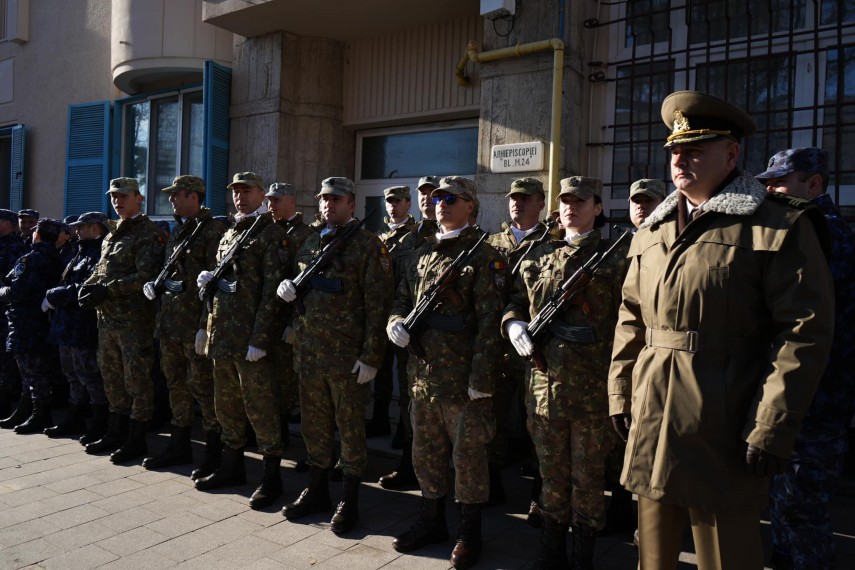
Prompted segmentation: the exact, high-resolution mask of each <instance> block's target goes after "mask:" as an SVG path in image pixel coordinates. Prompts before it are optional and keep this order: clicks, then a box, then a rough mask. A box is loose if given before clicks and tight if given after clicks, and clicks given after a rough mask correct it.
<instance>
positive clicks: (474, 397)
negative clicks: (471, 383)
mask: <svg viewBox="0 0 855 570" xmlns="http://www.w3.org/2000/svg"><path fill="white" fill-rule="evenodd" d="M492 395H493V394H488V393H487V392H479V391H478V390H476V389H475V388H469V399H470V400H478V399H480V398H489V397H490V396H492Z"/></svg>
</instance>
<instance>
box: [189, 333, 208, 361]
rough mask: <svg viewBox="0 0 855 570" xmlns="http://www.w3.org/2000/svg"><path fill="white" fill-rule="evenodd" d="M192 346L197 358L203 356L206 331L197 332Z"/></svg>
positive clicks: (206, 340) (206, 337) (206, 341)
mask: <svg viewBox="0 0 855 570" xmlns="http://www.w3.org/2000/svg"><path fill="white" fill-rule="evenodd" d="M193 344H194V347H195V348H196V354H198V355H199V356H205V345H206V344H208V331H206V330H205V329H199V330H197V331H196V340H195V341H194V343H193Z"/></svg>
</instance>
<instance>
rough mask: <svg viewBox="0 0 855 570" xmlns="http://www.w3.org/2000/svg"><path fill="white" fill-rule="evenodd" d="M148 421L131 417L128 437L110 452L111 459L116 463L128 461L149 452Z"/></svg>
mask: <svg viewBox="0 0 855 570" xmlns="http://www.w3.org/2000/svg"><path fill="white" fill-rule="evenodd" d="M146 426H148V422H146V421H140V420H134V419H131V423H130V431H129V432H128V439H127V440H125V443H123V444H122V446H121V447H120V448H119V449H117V450H116V451H114V452H113V453H111V454H110V461H112V462H113V463H115V464H117V465H118V464H120V463H127V462H128V461H133V460H134V459H137V458H138V457H145V454H146V453H148V443H147V442H146V439H145V433H146Z"/></svg>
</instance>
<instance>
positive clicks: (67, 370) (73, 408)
mask: <svg viewBox="0 0 855 570" xmlns="http://www.w3.org/2000/svg"><path fill="white" fill-rule="evenodd" d="M80 219H81V220H82V221H79V222H74V224H75V227H76V228H78V229H77V230H76V231H79V232H80V234H81V236H82V237H81V238H80V239H79V240H78V241H76V242H75V246H76V248H75V249H76V250H77V253H76V255H75V256H74V258H72V259H71V261H69V262H68V264H67V265H66V266H65V271H63V274H62V278H61V280H60V282H59V285H58V286H57V287H54V288H53V289H49V290H48V292H47V293H46V294H45V298H44V301H42V310H43V311H46V310H52V313H51V317H50V333H49V335H48V341H49V342H51V343H53V344H55V345H57V346H59V355H60V361H61V363H62V371H63V373H64V374H65V376H66V378H67V379H68V395H69V398H68V403H69V404H70V407H69V414H68V418H66V420H65V421H63V422H61V423H59V424H57V425H56V426H53V427H49V428H47V429H46V430H45V432H44V433H45V435H47V436H48V437H63V436H66V435H72V434H78V433H83V432H87V430H86V420H85V419H84V418H85V416H86V411H87V408H88V407H89V406H90V405H91V406H92V416H93V420H92V426H91V428H90V429H89V431H88V432H87V433H85V434H84V435H83V437H81V439H80V441H81V443H83V444H84V445H85V444H87V443H91V442H93V441H97V440H99V439H101V437H102V436H103V435H104V431H106V429H107V395H106V394H105V393H104V381H103V379H102V378H101V370H100V369H99V368H98V316H97V315H96V314H95V309H87V310H84V309H81V308H80V305H79V304H78V303H77V293H78V290H79V289H80V286H81V285H82V284H83V283H84V282H85V281H86V280H87V279H89V276H90V275H92V272H93V271H94V270H95V266H96V265H97V264H98V260H99V259H101V244H102V242H103V241H104V236H105V235H107V233H108V232H109V231H110V229H109V226H108V224H107V216H106V215H105V214H102V213H101V212H88V213H86V214H83V215H82V216H81V217H80Z"/></svg>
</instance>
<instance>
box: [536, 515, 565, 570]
mask: <svg viewBox="0 0 855 570" xmlns="http://www.w3.org/2000/svg"><path fill="white" fill-rule="evenodd" d="M540 545H541V546H540V554H539V555H538V557H537V562H536V563H535V565H534V567H535V568H536V569H537V570H569V568H570V562H569V561H568V560H567V525H566V524H561V523H559V522H557V521H555V520H552V519H550V518H549V517H543V530H542V531H541V533H540Z"/></svg>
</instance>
